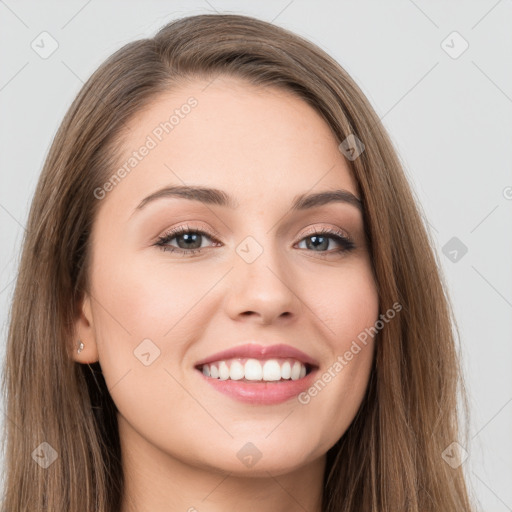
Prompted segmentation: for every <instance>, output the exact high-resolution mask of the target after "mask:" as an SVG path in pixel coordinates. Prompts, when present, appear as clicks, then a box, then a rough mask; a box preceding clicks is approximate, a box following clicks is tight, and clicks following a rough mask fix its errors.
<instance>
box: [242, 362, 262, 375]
mask: <svg viewBox="0 0 512 512" xmlns="http://www.w3.org/2000/svg"><path fill="white" fill-rule="evenodd" d="M244 369H245V378H246V379H247V380H261V379H262V378H263V370H262V368H261V363H260V362H259V361H258V360H257V359H248V360H247V361H246V362H245V366H244Z"/></svg>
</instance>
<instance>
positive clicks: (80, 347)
mask: <svg viewBox="0 0 512 512" xmlns="http://www.w3.org/2000/svg"><path fill="white" fill-rule="evenodd" d="M83 349H84V344H83V343H82V342H80V346H79V347H78V350H77V352H78V353H79V354H80V352H82V350H83Z"/></svg>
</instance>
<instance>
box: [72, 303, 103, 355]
mask: <svg viewBox="0 0 512 512" xmlns="http://www.w3.org/2000/svg"><path fill="white" fill-rule="evenodd" d="M80 342H82V343H83V345H84V346H83V349H82V350H81V351H80V353H79V352H78V348H79V345H80ZM71 350H72V352H71V353H72V357H73V359H74V360H75V361H76V362H77V363H83V364H86V363H95V362H97V361H98V359H99V357H98V346H97V343H96V334H95V331H94V324H93V317H92V308H91V299H90V297H89V295H88V294H84V297H83V299H82V301H81V304H80V307H79V309H78V313H77V318H76V321H75V336H74V338H73V340H72V349H71Z"/></svg>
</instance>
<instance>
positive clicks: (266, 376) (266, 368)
mask: <svg viewBox="0 0 512 512" xmlns="http://www.w3.org/2000/svg"><path fill="white" fill-rule="evenodd" d="M263 380H281V367H280V366H279V363H278V362H277V361H276V360H275V359H269V360H268V361H265V364H264V365H263Z"/></svg>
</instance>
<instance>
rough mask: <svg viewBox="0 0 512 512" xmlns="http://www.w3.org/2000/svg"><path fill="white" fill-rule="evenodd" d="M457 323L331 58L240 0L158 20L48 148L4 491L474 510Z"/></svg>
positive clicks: (368, 111)
mask: <svg viewBox="0 0 512 512" xmlns="http://www.w3.org/2000/svg"><path fill="white" fill-rule="evenodd" d="M452 321H453V318H452V313H451V310H450V306H449V302H448V300H447V298H446V296H445V292H444V287H443V283H442V278H441V275H440V271H439V269H438V263H437V261H436V258H435V253H434V251H433V250H432V248H431V242H430V240H429V238H428V235H427V232H426V230H425V227H424V222H423V220H422V217H421V214H420V212H419V208H418V206H417V204H416V201H415V199H414V197H413V194H412V192H411V190H410V188H409V185H408V183H407V181H406V179H405V177H404V173H403V171H402V169H401V166H400V163H399V160H398V158H397V156H396V154H395V152H394V149H393V147H392V144H391V142H390V140H389V138H388V136H387V134H386V132H385V130H384V128H383V127H382V125H381V124H380V121H379V119H378V117H377V115H376V114H375V112H374V111H373V109H372V107H371V106H370V104H369V103H368V101H367V100H366V98H365V97H364V95H363V93H362V92H361V91H360V89H359V88H358V87H357V86H356V84H355V83H354V81H353V80H352V79H351V78H350V77H349V76H348V75H347V73H346V72H345V71H344V70H343V69H342V68H341V67H340V65H339V64H338V63H336V62H335V61H334V60H333V59H332V58H330V57H329V56H328V55H326V54H325V53H324V52H323V51H322V50H320V49H319V48H317V47H316V46H314V45H313V44H311V43H310V42H307V41H305V40H303V39H302V38H300V37H298V36H297V35H295V34H292V33H290V32H288V31H286V30H284V29H282V28H279V27H276V26H273V25H271V24H269V23H266V22H263V21H260V20H256V19H253V18H250V17H245V16H239V15H200V16H192V17H188V18H183V19H180V20H177V21H173V22H171V23H169V24H168V25H167V26H165V27H164V28H162V29H161V30H160V31H159V32H158V33H157V34H156V36H155V37H154V38H152V39H146V40H141V41H135V42H133V43H131V44H128V45H126V46H124V47H123V48H121V49H120V50H119V51H118V52H116V53H115V54H114V55H113V56H111V57H110V58H109V59H108V60H107V61H106V62H105V63H104V64H103V65H102V66H100V68H99V69H98V70H97V71H96V72H95V73H94V74H93V76H92V77H91V78H90V79H89V80H88V82H87V83H86V84H85V86H84V87H83V88H82V90H81V91H80V93H79V95H78V97H77V98H76V100H75V101H74V102H73V104H72V106H71V107H70V109H69V111H68V113H67V115H66V116H65V119H64V120H63V123H62V125H61V127H60V129H59V131H58V133H57V135H56V137H55V140H54V143H53V145H52V148H51V150H50V153H49V155H48V158H47V161H46V163H45V166H44V169H43V172H42V175H41V178H40V181H39V184H38V187H37V190H36V193H35V196H34V199H33V203H32V207H31V211H30V217H29V222H28V227H27V235H26V239H25V241H24V247H23V254H22V260H21V263H20V269H19V276H18V280H17V284H16V289H15V295H14V302H13V307H12V315H11V324H10V330H9V337H8V346H7V356H6V366H5V368H6V371H5V378H4V389H5V393H6V400H7V410H6V412H7V417H8V420H7V421H6V422H5V426H6V465H7V473H6V483H5V498H4V503H3V510H4V511H11V510H19V511H21V510H40V509H42V508H43V507H45V508H46V509H48V510H52V511H61V510H62V511H64V510H66V511H72V512H78V511H90V510H97V511H105V512H106V511H109V512H110V511H112V512H113V511H116V512H118V511H122V512H128V511H135V510H151V511H152V512H159V511H164V510H165V511H174V510H190V511H192V510H198V511H206V510H208V511H217V510H231V509H234V508H235V507H236V509H237V510H244V511H250V510H272V511H279V510H290V509H291V510H309V511H312V512H313V511H315V512H319V511H340V510H343V511H345V512H356V511H361V512H362V511H365V512H367V511H374V512H377V511H378V512H383V511H397V510H407V511H415V512H420V511H421V512H428V511H432V512H434V511H436V512H440V511H446V510H450V511H461V512H462V511H465V512H466V511H469V510H471V504H470V501H469V497H468V492H467V490H466V485H465V482H464V474H463V466H462V464H461V462H462V457H461V455H460V454H458V452H457V448H458V447H459V446H462V447H463V446H464V445H465V442H464V440H465V437H462V436H463V435H465V436H467V432H463V433H461V432H459V427H458V415H457V391H458V389H459V386H460V389H461V390H462V391H463V390H464V388H463V381H462V374H461V371H460V368H459V361H458V358H457V353H456V349H455V343H454V337H453V333H452V327H451V326H452ZM462 398H464V395H462ZM462 403H463V405H464V407H465V408H466V407H467V406H466V402H465V401H464V400H463V401H462ZM20 454H24V456H23V458H22V461H21V462H20V460H19V458H20Z"/></svg>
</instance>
